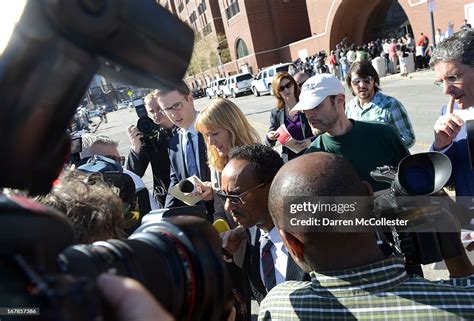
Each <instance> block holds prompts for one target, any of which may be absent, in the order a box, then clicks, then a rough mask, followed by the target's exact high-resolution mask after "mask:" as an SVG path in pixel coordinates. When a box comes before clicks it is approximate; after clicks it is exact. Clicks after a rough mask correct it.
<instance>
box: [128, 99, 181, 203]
mask: <svg viewBox="0 0 474 321" xmlns="http://www.w3.org/2000/svg"><path fill="white" fill-rule="evenodd" d="M145 108H146V111H147V114H148V116H149V117H150V118H151V119H152V120H153V121H154V122H155V124H157V125H158V129H157V130H156V131H153V135H152V136H145V135H144V134H143V133H141V132H140V131H139V130H138V128H137V127H136V126H134V125H131V126H130V127H128V138H129V139H130V143H131V145H132V148H131V150H130V154H129V155H128V159H127V164H126V168H127V169H128V170H131V171H132V172H134V173H135V174H137V175H138V176H140V177H143V175H144V174H145V171H146V169H147V167H148V164H151V169H152V172H153V191H154V193H153V194H154V197H155V199H156V200H157V201H158V202H159V203H160V204H161V205H162V206H164V205H165V200H166V194H167V192H168V187H169V185H170V160H169V156H168V142H169V140H170V138H171V137H172V136H173V134H174V128H175V127H174V125H173V123H172V122H171V120H170V119H169V118H168V116H166V115H165V114H164V112H163V111H162V109H161V107H160V106H159V105H158V101H157V97H156V91H154V92H151V93H150V94H148V95H147V96H146V97H145Z"/></svg>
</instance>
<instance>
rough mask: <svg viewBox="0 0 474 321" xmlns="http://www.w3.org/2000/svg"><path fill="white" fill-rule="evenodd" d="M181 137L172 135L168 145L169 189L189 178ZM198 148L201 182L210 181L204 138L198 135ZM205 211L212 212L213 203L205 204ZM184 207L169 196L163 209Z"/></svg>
mask: <svg viewBox="0 0 474 321" xmlns="http://www.w3.org/2000/svg"><path fill="white" fill-rule="evenodd" d="M182 144H183V135H182V134H181V133H178V134H177V135H174V136H173V137H172V138H171V139H170V142H169V145H168V153H169V157H170V187H171V186H174V185H176V184H178V183H179V182H180V181H181V180H183V179H185V178H187V177H189V175H188V172H187V170H186V162H185V159H184V153H183V148H182ZM198 148H199V172H200V174H201V177H200V179H201V181H203V182H205V181H211V171H210V169H209V166H208V165H207V154H206V153H207V151H206V144H205V142H204V138H203V137H202V135H201V134H198ZM205 205H206V209H207V210H208V213H209V214H212V213H213V212H214V203H213V202H212V201H210V202H205ZM177 206H186V204H184V203H183V202H181V201H180V200H178V199H176V198H174V197H173V196H171V195H170V194H168V196H167V197H166V204H165V207H168V208H169V207H177Z"/></svg>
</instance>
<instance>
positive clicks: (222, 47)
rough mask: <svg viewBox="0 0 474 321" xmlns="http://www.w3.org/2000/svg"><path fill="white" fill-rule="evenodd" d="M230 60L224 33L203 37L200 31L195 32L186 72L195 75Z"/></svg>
mask: <svg viewBox="0 0 474 321" xmlns="http://www.w3.org/2000/svg"><path fill="white" fill-rule="evenodd" d="M219 56H220V57H219ZM219 58H220V62H219ZM230 60H231V59H230V51H229V48H228V45H227V38H226V37H225V35H223V34H218V35H217V36H211V35H210V36H204V37H203V36H202V35H201V33H196V35H195V38H194V49H193V55H192V58H191V62H190V64H189V67H188V72H187V74H188V75H196V74H199V73H203V72H205V71H207V70H209V69H213V68H217V67H218V66H219V63H222V64H224V63H227V62H229V61H230Z"/></svg>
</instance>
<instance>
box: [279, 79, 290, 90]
mask: <svg viewBox="0 0 474 321" xmlns="http://www.w3.org/2000/svg"><path fill="white" fill-rule="evenodd" d="M292 87H293V83H292V82H291V81H290V82H289V83H287V84H286V85H283V86H280V91H283V90H285V88H286V89H290V88H292Z"/></svg>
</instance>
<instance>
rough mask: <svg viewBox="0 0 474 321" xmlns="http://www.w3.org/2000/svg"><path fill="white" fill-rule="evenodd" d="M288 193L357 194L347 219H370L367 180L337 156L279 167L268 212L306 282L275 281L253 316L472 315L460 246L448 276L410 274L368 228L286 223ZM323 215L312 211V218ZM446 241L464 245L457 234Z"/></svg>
mask: <svg viewBox="0 0 474 321" xmlns="http://www.w3.org/2000/svg"><path fill="white" fill-rule="evenodd" d="M315 173H317V175H315ZM288 195H295V196H298V197H304V196H307V197H313V198H314V197H315V195H317V196H323V197H325V196H326V197H333V196H343V195H344V196H354V197H363V198H358V199H360V200H361V201H360V202H359V203H358V204H357V207H356V210H355V211H354V212H353V213H351V214H350V218H351V219H352V220H355V219H358V218H367V217H370V216H371V212H372V210H373V198H372V196H373V191H372V189H371V188H370V185H369V184H368V183H366V182H364V181H361V179H360V178H359V177H358V175H357V173H356V171H355V170H354V168H353V167H352V166H351V165H350V164H349V162H347V161H346V160H344V159H343V158H342V157H340V156H338V155H334V154H328V153H313V154H307V155H303V156H301V157H299V158H297V159H295V160H293V161H291V162H289V163H287V164H286V165H284V166H283V167H282V168H281V169H280V171H279V172H278V174H277V175H276V177H275V179H274V180H273V183H272V186H271V188H270V194H269V210H270V214H271V216H272V219H273V221H274V223H275V225H276V227H277V228H278V229H279V234H280V236H281V239H282V241H283V243H284V244H285V246H286V247H287V248H288V253H290V254H291V256H292V257H293V259H294V260H295V262H296V263H297V264H298V265H299V266H300V267H301V268H302V269H303V270H305V271H306V272H309V273H310V275H311V281H310V282H292V283H289V282H285V283H282V284H280V285H277V286H276V287H274V288H273V289H272V290H271V291H270V292H269V293H268V294H267V296H266V298H265V299H264V300H263V302H262V304H261V306H260V312H259V320H329V319H331V320H359V319H363V320H391V319H400V320H421V319H423V320H448V319H449V320H472V319H473V318H474V292H473V291H472V289H473V288H472V286H473V284H474V283H473V281H474V269H473V267H472V265H471V263H470V262H469V259H468V258H467V257H466V255H465V253H464V251H463V252H462V253H463V254H461V255H459V256H456V257H452V258H450V259H446V263H447V266H448V270H449V272H450V276H451V279H450V280H449V281H439V282H433V281H428V280H426V279H423V278H420V277H417V276H413V275H412V276H408V275H407V273H406V272H405V269H404V257H403V256H396V255H394V256H389V257H384V254H383V253H382V251H381V250H380V248H379V247H378V246H377V245H376V243H375V237H374V233H373V232H370V230H367V231H366V230H355V229H354V227H349V228H352V229H354V230H353V231H352V233H349V232H348V230H347V227H341V226H338V225H331V226H325V227H324V230H323V231H322V232H321V230H320V228H318V227H316V226H306V227H300V228H299V229H297V228H295V227H292V226H291V223H290V222H291V220H290V218H289V217H288V216H289V213H288V212H287V211H286V210H285V209H286V205H287V204H286V203H288ZM285 199H286V203H285ZM292 204H295V203H292ZM327 215H328V212H324V211H317V212H316V213H314V214H313V217H314V218H320V219H321V218H324V217H327ZM450 216H451V215H450ZM451 220H452V219H451ZM452 223H453V224H455V223H454V221H452ZM458 235H459V230H458ZM451 247H453V248H461V249H462V244H461V242H460V241H459V238H458V242H457V244H456V242H453V243H452V244H451Z"/></svg>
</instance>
